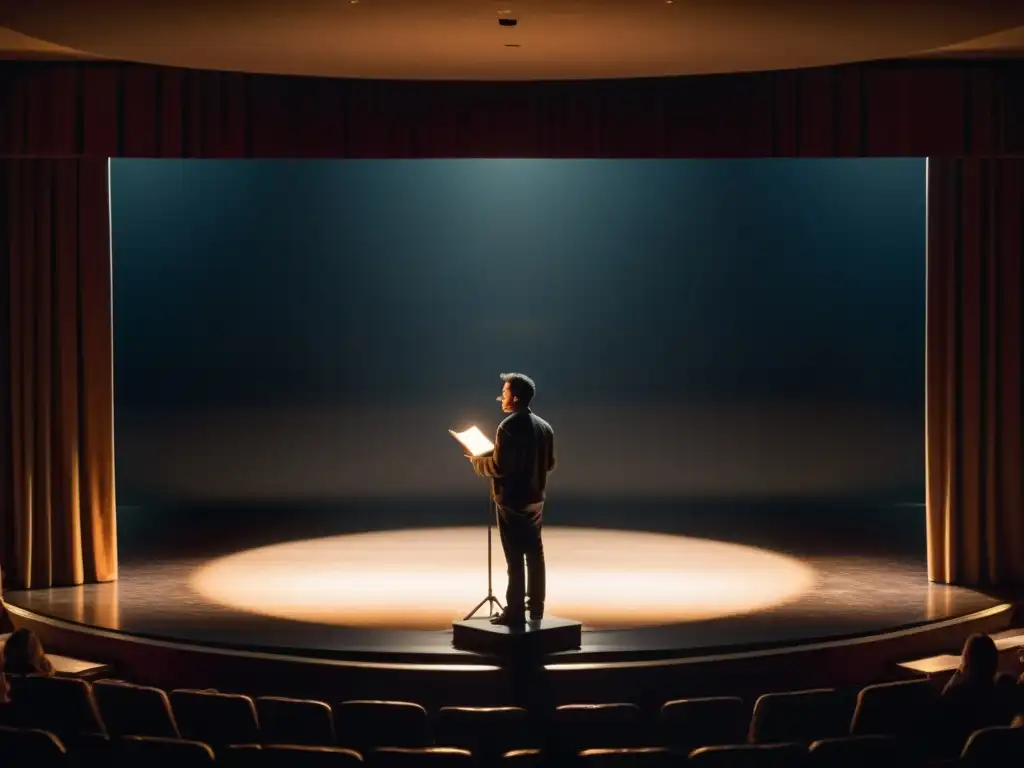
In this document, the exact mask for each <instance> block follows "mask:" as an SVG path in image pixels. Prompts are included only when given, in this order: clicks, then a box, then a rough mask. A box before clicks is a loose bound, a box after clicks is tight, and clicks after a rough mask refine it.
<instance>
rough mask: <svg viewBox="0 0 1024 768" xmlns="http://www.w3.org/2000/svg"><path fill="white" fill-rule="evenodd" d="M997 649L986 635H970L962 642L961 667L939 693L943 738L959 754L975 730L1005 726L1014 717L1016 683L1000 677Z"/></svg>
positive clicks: (1004, 676) (951, 749)
mask: <svg viewBox="0 0 1024 768" xmlns="http://www.w3.org/2000/svg"><path fill="white" fill-rule="evenodd" d="M998 668H999V650H998V649H997V648H996V644H995V641H993V640H992V638H991V637H989V636H988V635H983V634H977V635H971V636H970V637H968V638H967V641H966V642H965V643H964V648H963V652H962V653H961V657H960V667H959V669H957V671H956V673H955V674H954V675H953V677H952V678H951V679H950V681H949V682H948V683H947V684H946V687H945V688H944V689H943V691H942V698H941V718H942V726H943V729H942V731H940V733H942V738H943V740H944V741H945V743H946V746H947V748H948V749H949V750H950V751H951V752H954V753H959V751H960V749H961V748H962V747H963V745H964V742H966V740H967V738H968V737H969V736H970V735H971V733H973V732H974V731H976V730H978V729H979V728H986V727H988V726H991V725H1007V724H1008V723H1009V722H1010V720H1011V719H1012V717H1013V714H1014V711H1013V710H1014V708H1015V706H1014V704H1015V702H1014V698H1015V694H1016V691H1015V689H1016V687H1017V686H1016V680H1014V678H1013V677H1012V676H1010V675H999V674H998Z"/></svg>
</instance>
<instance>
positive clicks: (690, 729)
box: [661, 696, 750, 755]
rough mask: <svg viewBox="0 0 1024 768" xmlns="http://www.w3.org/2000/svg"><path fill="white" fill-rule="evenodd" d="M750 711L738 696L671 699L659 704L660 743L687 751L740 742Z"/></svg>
mask: <svg viewBox="0 0 1024 768" xmlns="http://www.w3.org/2000/svg"><path fill="white" fill-rule="evenodd" d="M749 725H750V711H749V709H748V707H747V705H746V704H744V703H743V699H741V698H739V697H738V696H708V697H704V698H693V699H675V700H673V701H666V702H665V703H664V704H663V705H662V706H661V743H662V744H664V745H665V746H666V747H669V748H670V749H672V750H673V751H674V752H678V753H681V754H687V755H688V754H689V753H690V752H692V751H693V750H694V749H696V748H697V747H708V746H714V745H719V744H742V743H743V742H744V741H746V738H747V728H748V726H749Z"/></svg>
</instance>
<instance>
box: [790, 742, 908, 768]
mask: <svg viewBox="0 0 1024 768" xmlns="http://www.w3.org/2000/svg"><path fill="white" fill-rule="evenodd" d="M911 754H912V753H911V750H909V749H908V748H907V747H906V745H905V744H904V743H903V742H901V741H900V740H899V739H897V738H896V737H895V736H842V737H838V738H833V739H821V740H819V741H815V742H813V743H812V744H811V745H810V747H809V748H808V751H807V757H808V764H809V765H812V766H821V768H825V766H828V768H858V766H862V765H879V766H881V765H902V766H907V765H909V763H910V758H911Z"/></svg>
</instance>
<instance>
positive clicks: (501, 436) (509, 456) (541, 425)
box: [473, 408, 555, 509]
mask: <svg viewBox="0 0 1024 768" xmlns="http://www.w3.org/2000/svg"><path fill="white" fill-rule="evenodd" d="M554 468H555V432H554V430H553V429H551V425H550V424H548V423H547V422H546V421H544V419H542V418H540V417H539V416H538V415H537V414H535V413H534V412H533V411H531V410H530V409H529V408H526V409H524V410H522V411H516V412H515V413H513V414H511V415H509V416H508V418H506V419H505V420H504V421H503V422H501V424H499V425H498V434H497V436H496V437H495V439H494V451H493V453H492V454H491V455H490V456H480V457H477V458H475V459H473V469H474V471H475V472H476V473H477V474H478V475H481V476H482V477H489V478H491V497H492V498H493V499H494V501H495V503H496V504H498V505H500V506H502V507H511V508H513V509H516V508H520V507H525V506H526V505H527V504H535V503H537V502H539V501H544V489H545V487H546V486H547V478H548V473H549V472H551V471H553V470H554Z"/></svg>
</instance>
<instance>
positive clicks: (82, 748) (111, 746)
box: [64, 733, 117, 768]
mask: <svg viewBox="0 0 1024 768" xmlns="http://www.w3.org/2000/svg"><path fill="white" fill-rule="evenodd" d="M64 746H65V747H66V748H67V750H68V754H69V755H70V758H69V759H70V761H71V762H72V763H73V764H74V766H75V768H111V756H112V755H114V754H115V748H116V746H117V740H116V739H114V740H111V739H110V737H109V736H107V735H106V734H103V733H78V734H75V735H74V736H72V737H70V738H69V740H68V741H65V742H64Z"/></svg>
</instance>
